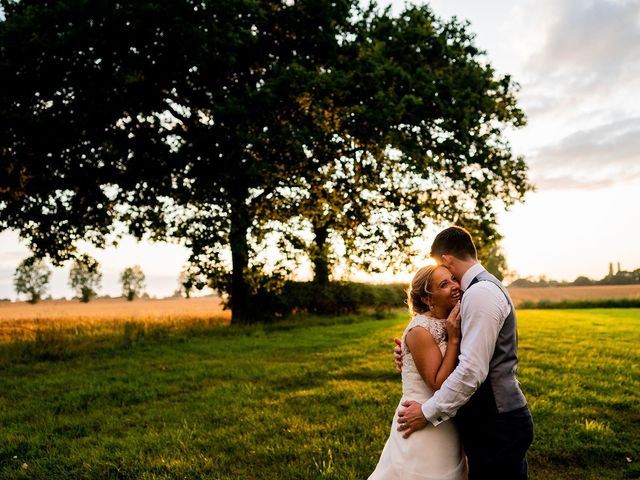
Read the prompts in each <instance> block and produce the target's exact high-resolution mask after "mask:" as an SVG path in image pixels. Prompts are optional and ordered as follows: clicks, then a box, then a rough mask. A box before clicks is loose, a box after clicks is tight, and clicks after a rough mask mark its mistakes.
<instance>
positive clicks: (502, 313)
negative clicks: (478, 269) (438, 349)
mask: <svg viewBox="0 0 640 480" xmlns="http://www.w3.org/2000/svg"><path fill="white" fill-rule="evenodd" d="M461 310H462V321H461V329H462V340H461V342H460V357H459V363H458V366H457V367H456V368H455V370H454V371H453V372H452V373H451V375H449V377H448V378H447V379H446V380H445V381H444V383H443V384H442V387H441V388H440V390H438V391H437V392H435V393H434V395H433V397H431V398H430V399H429V400H428V401H427V402H425V403H424V404H423V405H422V413H423V414H424V416H425V418H426V419H427V420H428V421H429V422H431V423H432V424H433V425H438V424H440V423H442V422H444V421H446V420H448V419H450V418H452V417H454V416H455V414H456V412H457V411H458V409H459V408H460V407H461V406H462V405H464V404H465V403H467V402H468V401H469V399H470V398H471V396H472V395H473V394H474V393H475V391H476V390H477V389H478V387H480V385H481V384H482V382H484V380H485V379H486V378H487V375H488V374H489V363H490V361H491V357H492V356H493V352H494V350H495V346H496V341H497V339H498V334H499V333H500V329H501V328H502V326H503V325H504V321H505V319H506V318H507V316H508V315H509V313H510V311H511V307H510V306H509V303H508V302H507V300H506V298H505V296H504V294H503V293H502V291H501V290H500V288H499V287H498V286H497V285H495V284H493V283H491V282H486V281H480V282H477V283H475V284H474V285H472V286H471V287H469V288H468V289H467V290H466V291H465V293H464V295H463V297H462V308H461Z"/></svg>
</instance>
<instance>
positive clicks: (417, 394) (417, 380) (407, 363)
mask: <svg viewBox="0 0 640 480" xmlns="http://www.w3.org/2000/svg"><path fill="white" fill-rule="evenodd" d="M417 327H419V328H424V329H426V330H428V331H429V332H430V333H431V335H433V339H434V340H435V341H436V344H437V345H438V348H440V353H441V354H442V355H443V356H444V352H445V350H446V349H447V327H446V320H442V319H439V318H434V317H430V316H427V315H424V314H418V315H416V316H415V317H413V318H412V319H411V321H410V322H409V324H408V325H407V328H405V330H404V333H403V334H402V394H403V396H404V397H406V398H410V399H411V400H416V401H419V402H423V401H425V400H427V399H428V398H430V397H431V396H432V395H433V392H432V391H431V389H430V388H429V387H428V386H427V384H426V383H425V382H424V380H423V379H422V377H421V376H420V373H419V372H418V369H417V368H416V364H415V362H414V361H413V357H412V356H411V352H409V350H408V348H407V344H406V342H405V339H406V338H407V333H409V332H410V331H411V330H412V329H414V328H417Z"/></svg>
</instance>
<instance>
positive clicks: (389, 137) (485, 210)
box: [0, 0, 527, 322]
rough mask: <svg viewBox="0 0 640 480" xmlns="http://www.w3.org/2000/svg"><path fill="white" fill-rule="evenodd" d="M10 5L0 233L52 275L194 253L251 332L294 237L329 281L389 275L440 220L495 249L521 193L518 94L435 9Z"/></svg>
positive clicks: (160, 0) (229, 1) (224, 2)
mask: <svg viewBox="0 0 640 480" xmlns="http://www.w3.org/2000/svg"><path fill="white" fill-rule="evenodd" d="M1 3H2V5H3V7H4V11H5V20H4V21H2V22H0V45H2V48H1V49H0V78H3V81H4V82H5V84H4V85H3V88H2V89H0V113H1V115H0V152H1V155H2V165H1V166H0V168H1V169H2V170H1V173H2V175H1V176H0V228H13V229H16V230H18V231H19V232H20V234H21V236H22V237H23V238H24V239H26V240H27V241H28V242H29V243H30V245H31V248H32V250H33V251H34V254H35V255H37V256H40V257H44V256H49V257H51V258H52V260H54V261H56V262H60V261H63V260H65V259H67V258H69V257H70V256H73V255H75V254H76V250H75V246H76V244H77V242H78V241H79V240H86V241H89V242H92V243H94V244H96V245H97V246H103V245H105V243H106V242H107V241H109V240H110V239H112V238H113V237H112V235H113V234H116V233H118V232H119V231H120V230H118V228H117V227H118V225H122V224H124V225H125V226H126V227H127V229H128V231H129V232H130V233H132V234H134V235H135V236H137V237H139V238H142V237H147V238H151V239H154V240H161V239H162V240H166V239H169V240H174V241H179V242H182V243H183V244H185V245H186V246H187V247H188V248H189V249H190V250H191V252H192V255H191V262H192V264H193V265H194V266H196V267H197V268H198V270H199V271H200V272H202V273H205V274H206V275H207V277H208V278H209V279H210V282H211V285H212V286H213V287H214V288H216V289H218V290H220V291H222V292H224V293H227V294H228V297H227V299H228V301H229V304H230V306H231V307H232V310H233V317H232V318H233V321H234V322H248V321H251V320H253V319H254V318H255V317H254V314H255V312H252V311H251V308H250V307H251V302H250V296H251V293H252V289H255V288H258V287H260V286H264V278H265V272H266V271H267V270H270V271H271V272H274V271H275V272H281V273H282V274H283V275H285V274H286V273H287V272H288V268H289V267H288V266H287V265H286V264H285V263H280V264H276V265H273V264H270V263H269V262H270V260H269V259H266V258H265V254H264V252H265V248H267V246H268V245H269V244H270V242H271V243H273V242H274V241H276V242H280V243H279V245H280V246H281V247H282V252H284V256H283V259H284V260H286V259H287V258H288V257H295V256H296V255H298V254H299V252H298V251H299V249H300V248H301V245H300V242H299V241H298V240H296V237H297V236H298V235H297V232H295V231H292V229H293V228H296V227H298V226H300V225H301V226H302V228H303V229H310V230H311V231H312V232H313V234H314V236H315V250H313V249H312V250H311V252H310V253H311V255H312V256H313V255H315V257H314V258H315V259H317V260H316V261H315V263H316V270H317V271H319V272H320V274H321V275H323V276H324V277H325V279H326V278H327V277H328V273H329V271H330V261H329V259H330V252H329V245H328V243H327V241H328V239H330V237H332V236H333V237H340V238H342V241H343V242H344V243H345V246H346V248H347V252H348V256H349V258H351V259H352V260H353V262H355V263H359V264H360V265H364V266H365V267H368V268H373V267H374V265H373V262H374V261H375V260H377V261H380V260H382V263H381V265H382V266H384V265H385V264H386V262H385V259H384V258H381V256H380V255H379V254H377V252H378V251H379V250H380V248H381V245H382V246H387V247H388V249H387V252H388V253H389V255H388V257H389V258H393V259H395V258H399V256H398V255H396V253H398V252H401V251H403V250H404V249H405V248H406V246H407V245H408V244H409V243H410V241H411V238H412V237H413V236H415V234H416V233H417V232H419V231H420V230H421V229H422V228H423V227H424V226H425V225H426V224H427V222H428V221H429V220H430V219H431V220H432V219H436V220H445V219H447V220H449V221H453V222H456V223H463V224H465V226H467V227H469V228H471V229H472V230H473V229H476V230H477V231H478V232H484V233H486V235H483V236H482V238H483V239H484V238H489V237H490V236H491V235H493V234H495V231H494V228H493V227H494V226H495V219H494V214H493V210H492V206H491V202H492V201H493V200H495V199H500V200H503V201H505V202H507V203H509V202H511V201H514V200H516V199H518V198H519V197H520V196H521V195H522V192H523V191H524V190H526V188H527V185H526V180H525V171H526V168H525V166H524V163H523V162H522V161H520V160H518V159H514V158H513V157H512V155H511V152H510V150H509V148H508V145H507V144H506V143H505V140H504V138H503V135H502V130H503V128H504V127H505V125H516V126H518V125H519V124H521V123H522V121H523V116H522V113H521V112H520V111H519V110H518V109H517V107H516V106H515V100H514V97H513V84H512V82H511V80H510V79H509V78H508V77H497V76H495V74H494V72H493V70H492V69H491V68H490V67H489V66H487V65H486V64H485V63H483V62H482V61H480V59H479V55H480V52H478V50H477V49H476V48H475V47H474V46H473V43H472V38H471V36H470V35H469V34H468V33H467V32H466V29H465V27H464V26H461V25H459V24H457V23H455V22H449V23H446V22H445V23H443V22H439V21H438V20H437V19H435V18H434V17H433V15H432V13H431V12H430V11H429V9H428V8H426V7H422V8H413V7H412V8H409V9H407V11H406V12H404V13H403V14H402V15H401V16H400V17H398V18H391V17H390V15H389V13H388V11H385V12H377V11H375V9H370V10H369V11H367V12H357V11H356V4H357V2H356V1H354V0H307V1H298V2H272V1H267V0H262V1H260V0H258V1H251V0H216V1H213V0H208V1H199V2H192V1H188V0H181V1H175V0H143V1H133V0H129V1H125V2H117V3H113V2H103V1H96V2H88V1H86V0H66V1H62V0H58V1H53V2H49V3H48V4H46V5H43V4H42V3H40V2H37V1H35V0H22V1H20V2H11V1H8V0H2V1H1ZM303 247H304V246H303ZM306 248H307V250H309V246H306ZM314 252H315V253H314ZM271 263H273V262H271ZM267 267H268V268H267ZM278 268H281V269H280V270H278Z"/></svg>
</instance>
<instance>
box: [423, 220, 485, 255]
mask: <svg viewBox="0 0 640 480" xmlns="http://www.w3.org/2000/svg"><path fill="white" fill-rule="evenodd" d="M442 255H453V256H454V257H456V258H459V259H460V260H468V259H469V258H472V259H474V260H476V259H477V258H478V252H477V250H476V246H475V245H474V244H473V240H472V239H471V234H470V233H469V232H467V231H466V230H465V229H464V228H462V227H449V228H445V229H444V230H442V231H441V232H440V233H439V234H438V235H436V238H435V240H434V241H433V243H432V244H431V256H432V257H433V258H437V257H441V256H442Z"/></svg>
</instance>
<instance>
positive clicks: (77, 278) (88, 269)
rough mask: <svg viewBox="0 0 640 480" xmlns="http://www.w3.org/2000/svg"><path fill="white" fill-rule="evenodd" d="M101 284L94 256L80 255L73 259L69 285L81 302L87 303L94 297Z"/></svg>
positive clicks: (98, 267) (98, 265)
mask: <svg viewBox="0 0 640 480" xmlns="http://www.w3.org/2000/svg"><path fill="white" fill-rule="evenodd" d="M101 285H102V273H101V272H100V264H99V263H98V261H97V260H96V259H95V258H93V257H91V256H89V255H81V256H80V257H78V258H76V259H75V260H74V261H73V265H72V266H71V271H70V272H69V286H70V287H71V288H72V289H73V290H75V292H76V293H77V294H78V296H79V297H80V301H81V302H85V303H87V302H88V301H89V300H91V299H92V298H93V297H95V296H96V294H97V290H98V289H99V288H100V287H101Z"/></svg>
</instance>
